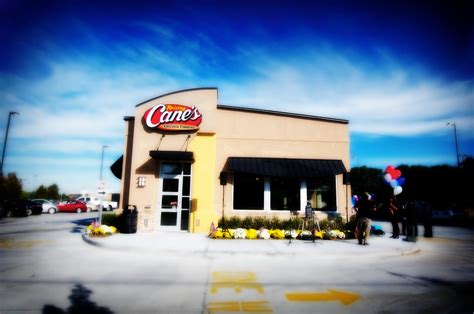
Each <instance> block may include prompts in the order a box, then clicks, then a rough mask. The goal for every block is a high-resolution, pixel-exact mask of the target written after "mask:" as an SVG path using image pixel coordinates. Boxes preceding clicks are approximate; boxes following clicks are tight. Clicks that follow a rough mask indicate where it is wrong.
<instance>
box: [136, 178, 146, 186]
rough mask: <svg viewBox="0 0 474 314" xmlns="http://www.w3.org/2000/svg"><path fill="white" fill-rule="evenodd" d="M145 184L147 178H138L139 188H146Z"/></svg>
mask: <svg viewBox="0 0 474 314" xmlns="http://www.w3.org/2000/svg"><path fill="white" fill-rule="evenodd" d="M145 183H146V177H138V179H137V185H138V187H139V188H142V187H144V186H145Z"/></svg>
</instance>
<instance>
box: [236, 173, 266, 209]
mask: <svg viewBox="0 0 474 314" xmlns="http://www.w3.org/2000/svg"><path fill="white" fill-rule="evenodd" d="M263 181H264V180H263V176H255V175H246V174H237V173H236V174H235V175H234V208H235V209H263V183H264V182H263Z"/></svg>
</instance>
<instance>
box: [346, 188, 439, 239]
mask: <svg viewBox="0 0 474 314" xmlns="http://www.w3.org/2000/svg"><path fill="white" fill-rule="evenodd" d="M385 208H386V211H387V217H388V219H389V220H390V223H391V224H392V236H391V238H393V239H398V238H399V237H400V235H404V236H406V238H405V241H408V242H415V241H416V238H417V236H418V226H417V209H416V206H415V202H413V201H407V202H404V203H402V204H399V202H398V200H397V198H396V197H395V196H392V197H390V199H389V200H388V202H387V205H386V207H385ZM354 209H355V210H356V220H357V227H356V235H357V240H358V242H359V244H360V245H367V244H369V243H368V238H369V236H370V229H371V224H372V219H373V217H374V214H375V212H376V211H377V210H378V208H377V207H376V204H375V202H374V201H373V200H372V199H371V196H370V194H369V193H365V194H364V195H363V196H362V197H361V198H360V200H359V201H358V202H357V203H356V204H355V206H354ZM423 216H424V217H423V218H424V219H423V223H424V229H425V230H424V237H433V228H432V225H431V214H430V213H429V217H428V215H423ZM400 222H401V225H402V228H401V230H400V226H399V223H400Z"/></svg>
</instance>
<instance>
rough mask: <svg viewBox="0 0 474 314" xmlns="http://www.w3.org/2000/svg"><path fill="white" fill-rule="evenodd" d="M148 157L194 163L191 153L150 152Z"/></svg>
mask: <svg viewBox="0 0 474 314" xmlns="http://www.w3.org/2000/svg"><path fill="white" fill-rule="evenodd" d="M150 157H151V158H154V159H159V160H173V161H194V157H193V152H180V151H166V150H150Z"/></svg>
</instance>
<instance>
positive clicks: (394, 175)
mask: <svg viewBox="0 0 474 314" xmlns="http://www.w3.org/2000/svg"><path fill="white" fill-rule="evenodd" d="M390 175H391V176H392V179H393V180H397V179H398V178H400V176H401V175H402V172H401V171H400V170H398V169H394V170H393V171H392V173H390Z"/></svg>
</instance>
